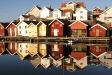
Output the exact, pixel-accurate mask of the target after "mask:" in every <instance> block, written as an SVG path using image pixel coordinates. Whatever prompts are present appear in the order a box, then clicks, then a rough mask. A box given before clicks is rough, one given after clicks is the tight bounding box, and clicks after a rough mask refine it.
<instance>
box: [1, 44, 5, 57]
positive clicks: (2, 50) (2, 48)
mask: <svg viewBox="0 0 112 75" xmlns="http://www.w3.org/2000/svg"><path fill="white" fill-rule="evenodd" d="M4 51H5V43H4V42H0V55H1V54H2V53H3V52H4Z"/></svg>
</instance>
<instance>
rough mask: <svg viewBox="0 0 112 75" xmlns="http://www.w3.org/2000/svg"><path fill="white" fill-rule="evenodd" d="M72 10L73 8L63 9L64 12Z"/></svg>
mask: <svg viewBox="0 0 112 75" xmlns="http://www.w3.org/2000/svg"><path fill="white" fill-rule="evenodd" d="M71 11H72V9H65V10H63V12H71Z"/></svg>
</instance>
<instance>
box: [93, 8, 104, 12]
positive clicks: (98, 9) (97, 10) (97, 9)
mask: <svg viewBox="0 0 112 75" xmlns="http://www.w3.org/2000/svg"><path fill="white" fill-rule="evenodd" d="M94 11H95V12H97V13H102V12H103V10H101V9H100V8H97V7H96V8H95V9H94V10H93V12H94Z"/></svg>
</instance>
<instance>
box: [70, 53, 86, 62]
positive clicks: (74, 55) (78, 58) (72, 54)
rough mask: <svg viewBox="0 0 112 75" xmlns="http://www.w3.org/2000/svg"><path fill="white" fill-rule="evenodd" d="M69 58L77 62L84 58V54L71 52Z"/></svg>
mask: <svg viewBox="0 0 112 75" xmlns="http://www.w3.org/2000/svg"><path fill="white" fill-rule="evenodd" d="M71 56H72V57H74V58H75V59H77V60H80V59H82V58H83V57H85V56H86V52H71Z"/></svg>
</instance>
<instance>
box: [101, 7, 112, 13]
mask: <svg viewBox="0 0 112 75" xmlns="http://www.w3.org/2000/svg"><path fill="white" fill-rule="evenodd" d="M110 8H112V6H111V7H109V8H107V9H106V10H104V11H103V12H102V13H101V14H100V15H102V14H105V12H107V11H108V10H109V9H110Z"/></svg>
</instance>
